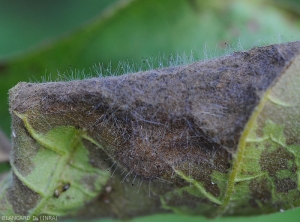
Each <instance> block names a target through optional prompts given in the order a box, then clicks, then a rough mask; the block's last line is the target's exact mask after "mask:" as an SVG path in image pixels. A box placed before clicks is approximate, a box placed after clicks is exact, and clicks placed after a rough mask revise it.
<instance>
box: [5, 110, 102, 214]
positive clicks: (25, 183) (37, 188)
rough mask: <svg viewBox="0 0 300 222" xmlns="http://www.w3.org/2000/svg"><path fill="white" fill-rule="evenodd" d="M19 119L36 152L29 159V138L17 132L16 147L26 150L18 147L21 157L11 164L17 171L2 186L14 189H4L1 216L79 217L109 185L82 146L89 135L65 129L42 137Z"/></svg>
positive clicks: (80, 131)
mask: <svg viewBox="0 0 300 222" xmlns="http://www.w3.org/2000/svg"><path fill="white" fill-rule="evenodd" d="M17 115H18V116H19V118H21V119H22V120H23V121H24V124H25V128H26V130H27V131H28V133H29V134H30V136H31V139H32V140H34V141H33V142H34V149H35V150H34V153H32V152H31V153H30V154H31V155H30V156H28V157H27V158H26V157H25V156H26V155H28V153H26V148H29V147H26V145H27V144H28V143H26V142H24V140H27V139H26V138H25V137H26V135H22V134H21V135H20V132H16V134H17V137H18V141H17V142H16V143H17V144H23V145H24V146H23V147H22V145H21V146H19V147H18V149H20V153H19V156H15V158H14V159H13V160H12V161H11V165H12V169H13V171H12V173H11V174H10V175H9V176H8V177H7V179H6V180H4V182H2V188H5V187H7V186H8V184H11V183H12V184H13V187H10V188H7V190H3V189H2V192H1V201H2V204H1V215H6V216H13V215H16V216H18V215H26V216H30V217H31V220H33V216H38V215H55V216H62V215H65V214H70V213H75V212H76V210H78V209H79V208H80V207H82V206H83V205H84V204H85V203H86V202H89V201H91V200H92V199H94V198H95V197H96V196H97V195H98V193H99V192H100V191H101V190H102V189H103V186H104V185H105V184H106V182H107V180H108V173H107V172H105V171H101V170H99V169H95V168H94V167H92V166H91V165H90V163H89V159H88V155H89V153H88V150H87V149H86V148H85V147H84V144H83V142H82V139H83V137H84V135H85V133H84V132H83V131H82V130H78V129H75V128H74V127H71V126H61V127H57V128H54V129H52V130H50V131H49V132H47V133H45V134H39V133H37V132H36V131H35V130H34V129H33V128H32V127H31V126H30V124H29V123H28V120H27V117H26V115H21V114H17ZM24 136H25V137H24ZM22 153H23V154H22ZM22 157H24V159H22ZM20 165H21V166H22V168H20ZM22 193H23V194H22ZM18 195H21V196H22V197H20V196H18Z"/></svg>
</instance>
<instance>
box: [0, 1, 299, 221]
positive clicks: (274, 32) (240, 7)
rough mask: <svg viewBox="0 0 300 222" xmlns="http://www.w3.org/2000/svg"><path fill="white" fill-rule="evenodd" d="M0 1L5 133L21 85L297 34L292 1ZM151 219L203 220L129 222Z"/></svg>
mask: <svg viewBox="0 0 300 222" xmlns="http://www.w3.org/2000/svg"><path fill="white" fill-rule="evenodd" d="M0 4H1V7H0V128H1V129H3V131H4V133H5V134H6V135H8V136H9V134H10V117H9V113H8V100H7V97H8V95H7V92H8V90H9V89H10V88H11V87H13V86H14V85H16V84H17V83H18V82H20V81H29V80H34V81H35V80H37V81H42V79H43V78H44V79H48V78H49V76H51V79H56V78H57V76H58V75H59V73H64V72H65V73H69V74H70V73H72V71H74V70H84V71H83V72H84V73H87V74H88V73H90V72H92V70H91V69H90V68H91V67H92V66H93V65H94V64H99V63H100V64H103V66H104V68H109V69H110V66H111V67H112V69H114V68H116V67H118V62H119V61H124V60H125V61H127V60H128V61H130V62H135V63H137V64H141V65H142V66H143V67H144V68H147V65H145V64H144V63H145V61H152V60H153V61H154V62H153V63H154V64H153V67H158V66H159V64H157V59H155V58H157V57H162V56H164V57H163V58H166V59H165V60H164V59H163V61H165V62H166V63H168V61H167V60H168V58H169V56H173V55H176V54H177V53H179V54H181V55H182V53H185V54H186V55H190V54H191V53H192V54H193V56H195V57H196V58H199V59H210V58H213V57H217V56H219V55H224V54H226V53H230V52H232V51H235V50H244V49H249V48H251V47H253V46H260V45H268V44H272V43H281V42H287V41H296V40H299V37H300V29H299V28H300V3H298V1H296V0H288V1H286V0H285V1H284V0H281V1H280V0H269V1H268V0H265V1H246V0H245V1H243V0H225V1H218V0H212V1H202V0H164V1H160V0H135V1H134V0H101V1H96V0H90V1H88V2H85V3H82V1H79V0H75V1H74V0H72V1H71V0H65V1H63V2H61V1H50V0H44V1H39V0H31V1H17V0H12V1H11V0H0ZM146 64H148V62H147V63H146ZM70 66H71V68H70ZM150 66H152V62H151V65H150ZM151 68H152V67H151ZM121 71H122V70H121ZM121 71H120V72H121ZM41 77H43V78H41ZM299 216H300V211H299V210H290V211H288V212H285V213H279V214H275V215H269V216H260V217H253V218H239V219H232V218H230V219H218V220H219V221H272V222H275V221H282V220H289V219H290V220H293V219H294V220H295V219H296V218H299ZM152 220H164V221H183V220H184V221H206V219H204V218H202V217H187V216H178V215H157V216H151V217H145V218H137V219H135V220H134V221H144V222H145V221H152ZM103 221H104V220H103Z"/></svg>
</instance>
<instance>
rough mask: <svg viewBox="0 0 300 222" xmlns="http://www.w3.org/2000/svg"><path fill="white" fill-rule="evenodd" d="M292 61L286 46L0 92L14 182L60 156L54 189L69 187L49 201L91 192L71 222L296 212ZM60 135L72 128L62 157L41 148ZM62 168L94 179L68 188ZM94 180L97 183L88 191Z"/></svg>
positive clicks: (292, 49)
mask: <svg viewBox="0 0 300 222" xmlns="http://www.w3.org/2000/svg"><path fill="white" fill-rule="evenodd" d="M299 52H300V44H299V42H294V43H288V44H282V45H272V46H267V47H261V48H254V49H251V50H249V51H243V52H236V53H234V54H232V55H229V56H225V57H221V58H218V59H214V60H211V61H202V62H201V61H200V62H195V63H193V64H190V65H183V66H178V67H171V68H163V69H156V70H150V71H145V72H138V73H135V74H128V75H122V76H114V77H105V78H91V79H86V80H77V81H69V82H49V83H19V84H18V85H17V86H15V87H14V88H13V89H11V90H10V111H11V114H12V119H13V129H14V132H16V137H13V140H14V152H13V157H12V160H11V162H12V165H13V166H15V167H13V174H15V175H16V176H18V175H19V177H21V178H27V177H30V175H31V174H32V172H33V171H34V170H35V169H36V168H38V166H39V164H40V163H39V162H35V160H34V159H32V158H29V156H30V157H32V156H39V153H40V152H41V149H46V150H47V149H50V150H51V152H55V153H57V154H58V156H61V157H63V156H67V157H66V159H65V160H66V161H65V162H63V163H62V166H61V167H58V168H56V171H59V175H60V176H58V177H57V178H60V179H58V181H74V184H75V185H74V186H73V182H72V183H66V184H62V185H61V187H60V188H59V189H58V188H56V189H54V190H53V191H52V196H53V192H54V196H55V197H57V199H58V200H59V199H60V198H58V197H60V195H62V193H71V194H72V192H73V189H78V190H81V191H80V192H82V193H88V192H90V191H92V192H98V194H99V197H98V199H96V200H94V202H91V204H90V205H89V206H88V207H87V208H84V209H83V210H82V211H78V214H79V215H81V216H84V215H85V214H87V213H90V214H91V215H94V216H95V217H99V216H102V217H104V216H111V217H116V216H117V217H121V218H128V217H134V216H138V215H144V214H151V213H153V212H164V211H170V210H172V211H174V212H182V213H189V214H202V215H205V216H207V217H213V216H216V209H217V213H218V214H219V215H224V216H225V215H248V214H262V213H270V212H276V211H279V209H284V208H288V205H289V204H292V205H293V206H298V205H299V204H298V202H299V198H298V197H300V191H299V189H298V186H299V185H298V181H299V179H298V176H295V175H297V174H296V172H298V155H297V152H298V151H297V148H296V147H298V146H300V144H299V140H298V138H299V137H298V135H299V130H298V128H297V127H298V125H297V123H298V119H299V118H297V121H294V120H295V118H296V117H297V115H298V116H299V113H298V112H299V111H297V110H299V109H298V108H299V107H298V105H299V104H300V102H299V99H298V98H295V97H296V95H298V94H297V90H298V89H297V87H296V86H294V85H293V86H290V85H291V84H292V83H290V82H289V81H292V82H294V84H296V83H297V82H298V81H299V77H298V76H297V74H296V71H299V70H300V69H299V64H300V63H299V62H298V60H299V56H298V55H299ZM295 70H296V71H295ZM283 82H284V84H285V85H284V84H283ZM298 83H299V82H298ZM287 86H289V87H293V88H291V89H290V88H286V87H287ZM298 102H299V103H298ZM285 114H287V115H288V117H284V116H283V115H285ZM62 127H73V128H72V130H73V131H72V132H73V134H72V133H71V134H70V135H73V136H72V138H73V139H72V140H71V141H70V143H72V144H73V145H71V146H70V148H66V149H69V150H68V151H65V150H64V149H63V148H62V147H59V148H58V147H57V145H56V144H55V143H53V144H52V143H51V144H50V143H49V144H50V145H49V144H48V145H47V141H48V140H49V139H48V140H47V141H46V139H45V138H46V137H47V135H48V136H50V135H52V134H54V133H53V131H55V130H56V129H61V128H62ZM60 132H62V131H60ZM70 132H71V131H70ZM76 135H77V136H76ZM47 138H48V137H47ZM51 138H52V137H51ZM75 138H77V139H75ZM53 139H56V137H53ZM58 139H59V138H58ZM72 141H73V142H74V141H76V142H74V143H73V142H72ZM30 144H32V145H30ZM29 145H30V146H29ZM29 147H30V148H29ZM31 147H32V148H31ZM72 147H73V148H72ZM75 147H81V148H80V149H81V151H80V152H79V151H78V152H77V151H76V150H77V149H79V148H75ZM29 149H32V150H31V151H30V150H29ZM66 152H67V153H68V155H66V154H65V153H66ZM76 152H77V153H76ZM74 153H75V154H74ZM83 153H84V155H83ZM275 154H276V155H275ZM277 154H278V155H277ZM271 156H272V157H274V158H271ZM20 157H22V158H20ZM275 157H276V158H275ZM81 158H82V159H85V158H87V159H86V162H85V164H82V163H81ZM283 159H284V160H283ZM282 163H284V167H283V165H282ZM280 164H281V165H280ZM279 165H280V166H281V167H279ZM70 167H71V168H72V167H74V169H75V168H76V169H80V170H82V172H95V173H96V174H91V175H85V174H84V173H83V174H81V177H80V178H77V179H73V178H72V174H70V176H67V175H68V174H67V171H68V169H69V168H70ZM87 168H88V169H89V170H87ZM41 170H42V169H41ZM97 172H98V173H101V174H102V175H103V176H102V178H105V179H103V180H102V183H101V184H99V185H98V188H95V186H96V185H95V183H96V180H95V178H98V176H97ZM291 174H293V175H294V176H292V175H291ZM98 175H99V174H98ZM104 175H105V176H104ZM106 175H109V176H106ZM287 175H290V176H287ZM66 177H68V180H66ZM127 181H129V182H128V183H127ZM137 181H139V182H137ZM25 184H26V183H25ZM70 184H72V186H71V185H70ZM79 184H81V185H79ZM135 184H138V194H137V189H134V188H133V187H134V186H135ZM12 187H14V185H12ZM29 187H30V186H29ZM79 187H80V188H79ZM104 187H111V188H112V189H111V190H110V192H105V189H103V188H104ZM9 189H12V188H9ZM86 190H90V191H88V192H87V191H86ZM267 190H274V192H272V193H270V192H265V191H267ZM66 191H67V192H66ZM56 192H57V193H59V194H60V195H59V194H58V195H56ZM284 195H285V196H286V195H287V196H289V197H290V198H291V199H292V202H290V203H289V204H288V203H287V202H288V201H286V200H283V198H284ZM149 196H151V198H149ZM39 198H40V199H42V196H40V197H39ZM74 198H75V197H74ZM115 201H118V203H119V204H118V205H114V203H115ZM289 201H291V200H289ZM37 202H38V200H37ZM125 203H126V204H125ZM110 204H111V205H113V206H114V207H115V208H113V209H112V208H111V207H109V206H110ZM10 205H11V206H12V208H13V209H15V208H16V207H17V203H15V202H13V201H12V202H10ZM95 208H97V211H95ZM33 209H35V208H34V207H33ZM40 209H42V208H40ZM187 209H188V210H187ZM52 210H54V209H52ZM15 212H16V211H15ZM36 212H37V213H43V210H41V211H36ZM92 212H94V213H92ZM62 214H63V213H62ZM64 214H68V211H67V210H66V212H64Z"/></svg>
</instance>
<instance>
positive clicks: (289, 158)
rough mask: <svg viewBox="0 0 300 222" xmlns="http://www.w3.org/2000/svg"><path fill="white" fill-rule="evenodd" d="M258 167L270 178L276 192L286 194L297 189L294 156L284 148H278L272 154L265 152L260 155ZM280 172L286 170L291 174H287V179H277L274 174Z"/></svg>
mask: <svg viewBox="0 0 300 222" xmlns="http://www.w3.org/2000/svg"><path fill="white" fill-rule="evenodd" d="M289 163H292V164H289ZM260 166H261V169H262V170H263V171H266V172H267V173H268V175H269V176H270V177H271V178H272V180H273V182H274V184H275V188H276V191H277V192H279V193H280V192H284V193H287V192H288V191H290V190H294V189H297V185H298V184H297V182H296V181H297V175H296V174H295V172H296V171H297V166H296V164H295V156H294V155H293V154H291V153H290V152H288V151H287V149H285V148H284V147H279V148H277V149H276V150H275V151H273V152H268V150H265V151H264V152H263V153H262V155H261V159H260ZM280 170H287V171H290V172H293V173H292V174H289V175H288V177H287V178H278V176H277V175H276V174H277V172H278V171H280Z"/></svg>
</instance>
